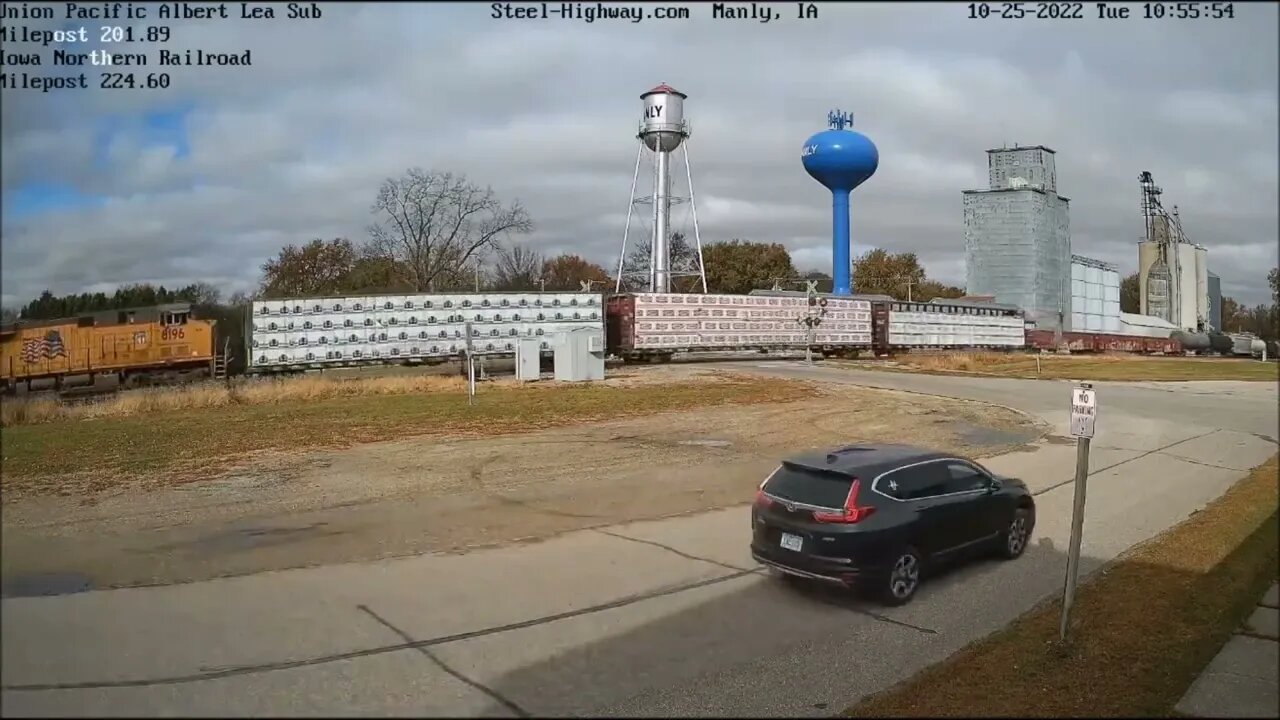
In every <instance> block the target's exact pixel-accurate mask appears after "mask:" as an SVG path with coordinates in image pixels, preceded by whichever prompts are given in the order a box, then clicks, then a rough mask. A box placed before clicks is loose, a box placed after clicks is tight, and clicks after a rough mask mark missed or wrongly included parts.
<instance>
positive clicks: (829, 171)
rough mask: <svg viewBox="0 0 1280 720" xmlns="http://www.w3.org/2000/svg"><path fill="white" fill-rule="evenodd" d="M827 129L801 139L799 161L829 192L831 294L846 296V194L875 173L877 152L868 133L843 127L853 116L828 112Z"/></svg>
mask: <svg viewBox="0 0 1280 720" xmlns="http://www.w3.org/2000/svg"><path fill="white" fill-rule="evenodd" d="M827 125H828V128H829V129H827V130H823V131H822V132H820V133H818V134H816V135H814V136H812V137H810V138H809V139H808V140H806V141H805V142H804V149H803V150H801V152H800V160H801V162H803V163H804V169H805V170H806V171H807V172H808V173H809V175H811V176H812V177H813V179H814V180H817V181H818V182H820V183H822V184H823V185H825V186H826V187H827V189H828V190H830V191H831V279H832V281H833V282H832V293H833V294H835V295H849V294H851V292H852V287H851V285H852V283H851V282H850V275H851V268H852V265H851V263H852V248H851V243H850V240H849V194H850V193H852V192H853V189H854V188H856V187H858V186H859V185H861V184H862V183H863V182H865V181H866V180H867V178H869V177H871V176H872V175H874V174H875V171H876V168H877V167H878V166H879V165H880V152H879V151H878V150H876V146H875V144H874V143H872V142H871V140H870V139H868V138H867V136H865V135H863V134H861V133H857V132H854V131H853V130H846V129H845V126H846V125H848V126H852V125H853V116H852V115H850V114H847V113H843V112H841V111H839V110H833V111H831V112H829V113H827Z"/></svg>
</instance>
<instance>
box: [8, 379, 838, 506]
mask: <svg viewBox="0 0 1280 720" xmlns="http://www.w3.org/2000/svg"><path fill="white" fill-rule="evenodd" d="M380 380H381V379H379V381H373V382H372V383H368V382H366V381H362V382H360V383H342V382H334V383H328V382H327V381H326V382H324V383H320V382H314V381H312V382H308V381H307V379H303V380H301V381H298V382H297V383H291V382H289V381H283V382H281V383H280V384H279V386H278V387H275V388H272V387H270V385H269V384H264V385H263V386H262V387H246V388H244V389H243V392H244V393H245V395H246V396H247V397H248V398H250V399H251V400H252V399H253V398H257V399H258V400H259V402H252V401H245V402H240V401H237V402H232V403H230V404H222V405H217V404H216V403H224V400H223V399H220V396H219V395H218V394H216V393H209V394H207V395H206V394H203V393H202V392H201V391H197V392H196V393H195V394H194V395H192V394H187V393H183V394H181V397H182V398H183V399H182V400H174V399H172V398H173V397H175V394H174V393H168V394H166V393H161V392H156V393H152V394H148V395H144V396H143V397H154V398H159V399H156V400H134V399H128V398H127V397H126V396H124V395H122V396H121V397H120V400H124V401H125V403H126V404H125V405H122V406H120V407H119V408H118V409H117V410H116V412H120V413H126V414H122V415H119V416H111V415H102V414H99V415H97V416H93V417H84V418H81V419H79V420H76V421H74V422H43V423H39V424H33V425H24V426H20V427H12V428H5V429H4V431H3V438H4V470H5V471H4V474H3V475H2V476H0V484H2V485H0V486H2V487H3V493H2V494H0V499H2V500H3V502H5V503H8V502H10V501H12V500H16V499H19V498H21V497H23V496H25V495H30V494H75V493H76V492H79V490H78V488H85V487H89V488H90V489H95V488H96V489H103V488H108V487H116V486H122V485H125V484H129V483H132V482H134V481H135V480H146V481H147V482H149V483H153V484H154V483H161V484H163V483H168V482H170V481H184V482H185V481H191V480H193V479H197V478H202V477H209V476H214V475H216V474H217V473H218V472H220V471H221V470H225V469H226V468H228V467H230V466H231V465H232V464H234V463H237V462H242V461H243V460H244V459H245V458H247V457H248V456H249V455H250V454H252V453H258V452H279V451H284V452H301V451H308V450H312V449H316V448H341V447H350V446H352V445H356V444H360V443H367V442H380V441H387V440H396V439H399V438H406V437H417V436H445V435H448V436H455V437H486V436H492V435H506V434H515V433H521V432H527V431H529V430H535V429H546V428H550V427H557V426H561V425H570V424H579V423H588V422H592V421H596V420H604V419H610V418H618V417H638V416H642V415H649V414H655V413H662V412H677V411H683V410H693V409H696V408H703V407H709V406H715V405H726V404H730V405H736V404H755V403H771V402H794V401H799V400H803V399H806V398H809V397H814V396H815V394H816V390H815V389H814V387H813V386H811V385H809V384H806V383H803V382H798V381H790V380H782V379H777V378H762V377H753V376H736V377H731V376H728V375H727V374H726V375H725V376H724V377H719V378H717V379H715V380H713V381H710V382H708V381H707V380H706V379H686V380H685V381H683V382H668V383H647V384H646V383H640V384H633V385H625V386H611V385H609V384H607V383H583V384H572V385H569V386H567V387H566V386H565V385H561V384H556V383H539V384H537V385H534V386H531V387H530V386H526V387H509V385H514V383H485V384H484V385H483V386H481V388H480V389H479V390H478V393H477V396H476V399H475V404H474V405H472V404H469V403H468V402H467V396H466V392H465V389H464V385H463V383H462V382H461V381H459V380H456V379H442V378H423V379H420V380H416V379H415V378H387V380H388V381H389V382H381V381H380ZM451 386H452V387H453V388H454V389H449V388H450V387H451ZM413 388H423V389H424V391H422V392H413V391H412V389H413ZM255 392H256V393H258V394H256V395H255V394H253V393H255ZM194 402H206V403H215V404H214V405H213V406H205V407H204V408H203V409H200V410H192V409H191V408H193V407H195V405H193V404H192V403H194ZM148 403H155V404H157V405H158V404H159V403H174V404H175V405H176V407H175V409H161V410H156V411H153V412H145V411H143V409H144V408H146V407H155V406H157V405H150V406H149V405H148ZM111 407H112V406H108V408H107V412H110V411H111ZM68 409H71V408H68ZM85 409H86V410H89V409H90V408H85ZM92 410H94V411H95V412H97V413H103V410H102V409H100V408H92Z"/></svg>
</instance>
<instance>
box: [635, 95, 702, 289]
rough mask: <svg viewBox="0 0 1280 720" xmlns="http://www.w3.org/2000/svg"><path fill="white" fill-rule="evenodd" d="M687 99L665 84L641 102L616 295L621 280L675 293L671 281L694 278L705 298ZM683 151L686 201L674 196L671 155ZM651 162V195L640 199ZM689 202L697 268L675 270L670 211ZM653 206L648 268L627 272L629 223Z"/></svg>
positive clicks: (644, 96)
mask: <svg viewBox="0 0 1280 720" xmlns="http://www.w3.org/2000/svg"><path fill="white" fill-rule="evenodd" d="M688 97H689V96H688V95H685V94H684V93H682V92H680V91H679V90H676V89H675V88H673V87H671V86H670V85H667V84H666V83H663V84H661V85H659V86H657V87H655V88H653V89H652V90H650V91H648V92H646V93H645V94H643V95H641V96H640V99H641V100H642V101H643V102H644V106H643V107H644V114H643V116H642V117H641V119H640V130H639V132H638V133H637V134H636V138H637V139H639V140H640V147H639V149H638V150H637V151H636V169H635V173H634V175H633V176H632V178H631V203H630V204H629V205H628V206H627V222H626V226H625V227H624V228H623V231H622V254H621V257H619V258H618V279H617V286H616V288H615V289H616V290H617V291H619V292H620V291H621V290H622V279H623V277H624V275H625V276H629V277H637V276H639V277H647V280H648V282H647V284H646V286H647V287H648V289H649V292H660V293H665V292H671V280H672V278H675V277H682V276H695V277H699V278H701V280H702V292H706V291H707V275H706V270H705V269H704V267H703V264H702V236H701V233H700V232H699V230H698V208H697V206H696V205H694V203H693V171H692V170H690V168H689V143H688V140H689V135H690V129H689V123H688V122H687V121H686V120H685V119H684V101H685V99H686V98H688ZM676 150H681V151H682V155H683V159H684V170H685V179H686V180H687V181H688V185H687V187H688V191H689V194H688V195H674V194H672V183H671V154H672V153H674V152H675V151H676ZM646 151H648V154H649V155H650V156H651V158H652V161H653V195H649V196H644V197H636V186H637V184H638V181H639V179H640V164H641V161H642V160H643V159H644V157H645V153H646ZM683 202H688V203H689V207H690V210H691V211H692V214H693V237H694V246H695V248H696V250H697V267H696V268H673V267H672V266H671V233H672V230H671V206H672V205H676V204H679V203H683ZM649 203H652V204H653V214H652V217H653V229H652V232H651V234H650V237H649V267H647V268H631V270H630V271H629V272H627V271H626V269H625V265H626V261H627V239H628V237H627V236H628V235H629V234H630V232H631V218H632V215H633V213H634V210H635V207H636V205H648V204H649Z"/></svg>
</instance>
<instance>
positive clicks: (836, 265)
mask: <svg viewBox="0 0 1280 720" xmlns="http://www.w3.org/2000/svg"><path fill="white" fill-rule="evenodd" d="M831 240H832V242H831V281H832V283H831V284H832V287H831V292H832V294H833V295H850V294H852V285H853V283H852V281H851V278H850V275H851V274H852V262H851V259H850V257H849V255H850V249H851V248H850V240H849V193H848V192H841V191H839V190H836V191H835V192H833V193H831Z"/></svg>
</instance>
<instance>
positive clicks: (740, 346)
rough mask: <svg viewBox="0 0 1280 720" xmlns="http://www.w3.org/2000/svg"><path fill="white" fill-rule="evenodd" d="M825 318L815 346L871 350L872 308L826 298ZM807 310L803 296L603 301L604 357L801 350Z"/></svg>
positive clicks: (630, 296) (645, 296)
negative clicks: (605, 351) (605, 302)
mask: <svg viewBox="0 0 1280 720" xmlns="http://www.w3.org/2000/svg"><path fill="white" fill-rule="evenodd" d="M823 301H824V302H825V311H826V314H825V315H824V316H823V319H822V323H821V324H819V325H818V327H817V328H816V329H815V330H814V339H813V343H814V345H813V347H814V349H815V350H820V351H822V352H824V353H827V354H836V353H845V352H856V351H857V350H859V349H869V348H870V347H871V303H870V302H868V301H866V300H859V299H847V298H824V299H823ZM808 312H809V308H808V298H807V297H805V296H804V295H776V296H775V295H719V294H708V295H702V294H682V293H622V294H618V295H614V296H612V297H610V298H609V299H608V300H607V305H606V311H605V318H606V337H607V346H608V349H609V352H610V353H613V354H615V355H618V356H620V357H624V358H633V359H638V358H645V357H653V358H667V357H670V356H671V355H673V354H674V353H676V352H709V351H711V352H714V351H734V350H770V349H779V350H781V349H796V348H803V347H804V346H805V342H806V340H807V333H808V330H807V328H806V327H805V326H804V325H802V324H801V322H800V320H801V318H803V317H805V316H806V315H807V314H808Z"/></svg>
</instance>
